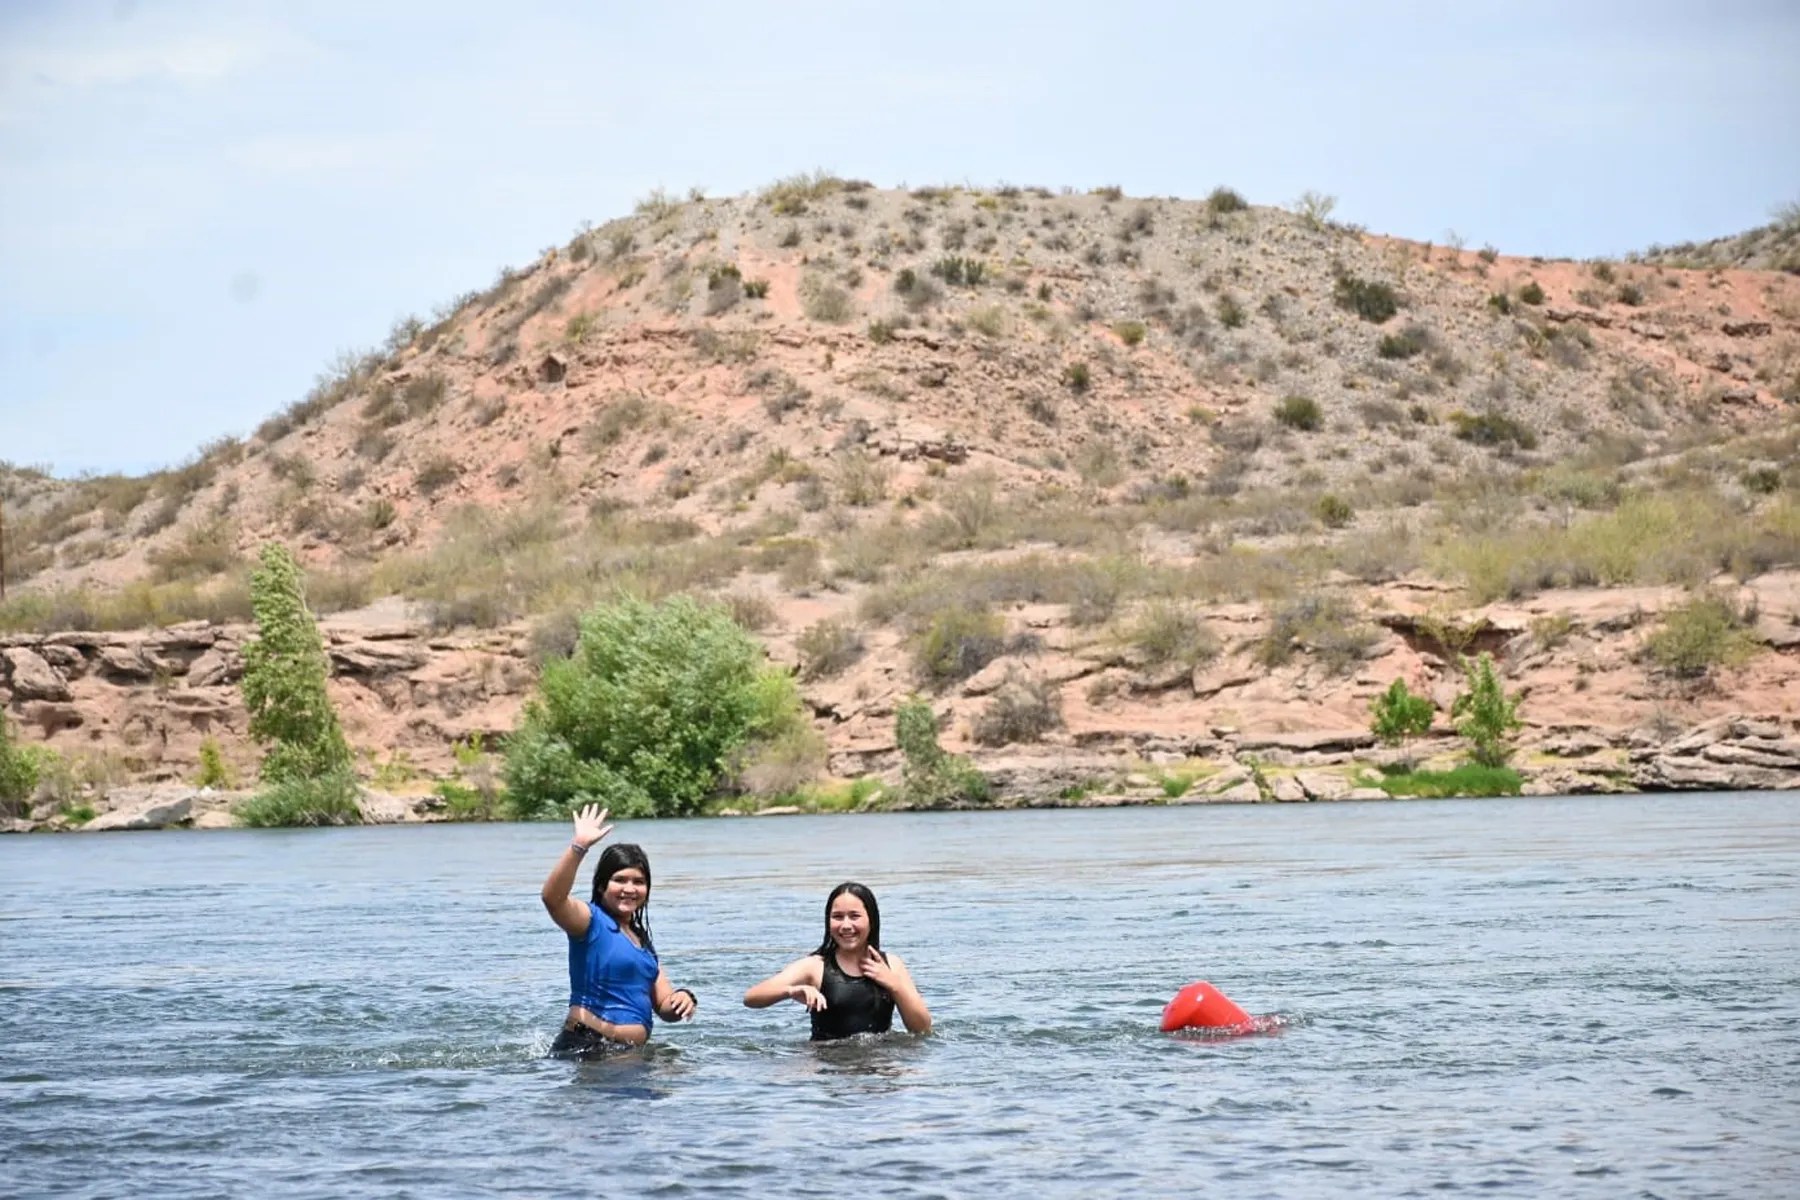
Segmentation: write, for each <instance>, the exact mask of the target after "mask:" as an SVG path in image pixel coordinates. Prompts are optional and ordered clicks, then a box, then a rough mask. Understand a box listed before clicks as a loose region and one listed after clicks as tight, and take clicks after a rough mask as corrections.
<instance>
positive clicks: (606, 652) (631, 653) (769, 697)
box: [505, 596, 803, 819]
mask: <svg viewBox="0 0 1800 1200" xmlns="http://www.w3.org/2000/svg"><path fill="white" fill-rule="evenodd" d="M802 720H803V718H802V717H801V713H800V700H799V694H798V692H797V691H796V690H795V687H794V682H793V679H792V678H791V677H790V676H789V675H788V674H787V672H785V671H783V670H780V669H779V668H776V667H772V666H769V665H767V664H766V663H765V662H764V660H763V654H762V650H761V648H760V647H759V646H758V645H757V644H756V642H755V641H754V640H752V639H751V638H750V636H749V635H748V634H746V633H745V632H744V631H743V630H742V629H741V628H739V627H738V626H737V624H736V623H734V622H733V621H732V619H731V617H730V616H729V615H728V614H727V613H726V612H725V611H724V610H723V609H722V608H719V607H717V606H714V605H703V604H700V603H697V602H696V601H694V600H693V599H691V598H689V597H687V596H675V597H672V598H670V599H668V600H664V601H662V602H660V603H650V602H648V601H645V600H640V599H636V598H632V597H624V598H620V599H618V600H614V601H611V602H608V603H603V604H600V605H598V606H596V607H595V608H594V609H593V610H592V611H591V612H589V613H588V614H587V616H586V617H584V618H583V619H582V622H581V635H580V638H579V640H578V641H577V643H576V646H575V652H574V653H573V654H572V655H571V656H570V657H568V658H566V659H560V660H552V661H551V662H549V663H546V664H545V666H544V671H543V676H542V678H541V680H540V681H539V684H538V691H537V694H536V696H535V697H534V698H533V699H532V700H531V701H530V703H529V704H528V705H527V706H526V709H525V715H524V718H523V720H522V722H521V724H520V727H519V730H518V732H517V733H516V734H514V736H513V738H512V740H511V742H510V744H509V746H508V749H507V756H506V767H505V776H506V784H507V790H508V802H509V805H510V807H511V809H512V812H513V815H514V816H516V817H518V818H521V819H534V818H541V817H557V816H561V815H563V814H565V813H566V812H568V811H569V809H571V808H572V807H577V806H579V805H581V804H585V803H590V802H592V803H596V804H600V805H602V806H603V807H605V808H608V809H611V810H612V813H613V815H614V816H621V817H633V816H679V815H683V814H687V813H693V812H696V811H698V810H699V809H700V807H701V806H702V805H703V804H704V803H705V801H706V799H707V797H708V796H709V795H710V794H711V793H712V791H713V790H714V788H715V786H716V785H717V784H718V782H719V780H720V778H721V775H722V773H723V772H724V770H725V769H726V768H727V766H728V764H729V761H730V759H731V758H732V756H733V755H734V754H736V753H737V752H739V751H740V750H742V749H744V748H745V747H746V746H747V745H749V744H750V743H754V742H758V741H764V740H773V739H775V738H778V737H780V736H782V735H784V734H785V733H786V732H787V731H788V730H789V729H791V728H792V727H793V726H794V725H796V724H798V723H800V722H801V721H802Z"/></svg>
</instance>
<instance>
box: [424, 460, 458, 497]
mask: <svg viewBox="0 0 1800 1200" xmlns="http://www.w3.org/2000/svg"><path fill="white" fill-rule="evenodd" d="M461 476H462V464H461V463H459V462H457V461H456V460H455V459H454V458H452V457H450V456H449V455H448V454H436V455H433V456H432V457H431V458H428V459H426V460H425V462H424V463H423V464H422V465H421V466H420V467H419V470H418V472H417V473H416V474H414V475H413V486H414V487H416V488H418V489H419V491H420V492H421V493H422V494H424V495H427V496H430V495H434V494H436V493H437V492H440V491H442V490H443V489H444V488H446V487H448V486H449V485H451V484H452V483H455V482H456V481H457V480H458V479H459V478H461Z"/></svg>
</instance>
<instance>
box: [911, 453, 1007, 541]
mask: <svg viewBox="0 0 1800 1200" xmlns="http://www.w3.org/2000/svg"><path fill="white" fill-rule="evenodd" d="M938 514H939V515H938V519H937V520H935V521H933V522H932V523H931V524H930V526H929V528H928V529H927V530H926V535H927V537H928V538H929V540H930V541H931V543H932V544H933V545H936V546H941V547H943V548H944V549H946V550H966V549H970V548H972V547H975V546H978V545H981V544H982V542H983V541H984V540H986V539H987V537H988V535H989V534H991V533H992V532H993V531H994V530H995V529H997V528H998V527H999V525H1000V518H1001V513H1000V501H999V498H998V496H997V494H996V491H995V487H994V476H993V475H992V474H991V473H989V472H985V471H984V472H980V473H978V474H975V475H969V476H965V477H964V478H963V479H961V480H958V481H957V483H956V484H955V485H954V486H953V487H950V488H948V489H946V490H945V491H944V493H943V495H942V496H941V497H940V498H939V500H938Z"/></svg>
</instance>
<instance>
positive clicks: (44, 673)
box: [0, 646, 69, 700]
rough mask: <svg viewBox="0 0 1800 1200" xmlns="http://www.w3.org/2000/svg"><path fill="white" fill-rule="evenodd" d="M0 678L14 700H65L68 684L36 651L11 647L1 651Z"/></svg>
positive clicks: (21, 647)
mask: <svg viewBox="0 0 1800 1200" xmlns="http://www.w3.org/2000/svg"><path fill="white" fill-rule="evenodd" d="M0 664H4V669H3V670H0V674H4V675H5V677H6V682H7V686H8V687H10V688H11V689H12V694H13V697H14V699H15V700H67V699H68V698H69V684H68V681H67V680H65V679H64V678H63V677H62V676H61V675H59V674H57V672H56V669H55V668H54V667H52V666H51V665H50V664H49V663H48V662H47V661H45V659H44V657H43V655H41V654H39V653H38V652H37V651H36V650H32V649H28V648H27V647H24V646H11V647H8V648H7V649H5V650H0Z"/></svg>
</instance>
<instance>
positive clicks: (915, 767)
mask: <svg viewBox="0 0 1800 1200" xmlns="http://www.w3.org/2000/svg"><path fill="white" fill-rule="evenodd" d="M894 726H895V733H896V740H897V741H899V743H900V753H901V755H902V756H903V758H904V759H905V762H904V764H903V766H902V768H901V776H900V791H901V795H902V797H903V798H904V799H905V800H906V801H907V802H908V803H910V804H916V805H919V806H921V807H926V808H935V807H938V806H940V805H944V804H948V803H949V802H951V801H953V800H985V799H987V794H988V782H987V777H986V776H985V775H983V774H982V773H981V772H980V771H978V770H976V769H975V767H974V765H973V764H972V763H970V762H969V760H968V759H966V758H964V757H962V756H961V755H955V754H948V753H946V752H945V750H944V748H943V747H942V746H940V745H938V736H937V735H938V729H937V714H935V713H933V712H932V711H931V704H930V702H929V701H927V700H925V699H923V698H921V697H918V696H914V697H913V698H911V699H910V700H907V701H905V702H904V703H902V704H901V705H900V707H899V709H898V710H897V711H896V712H895V714H894Z"/></svg>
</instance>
